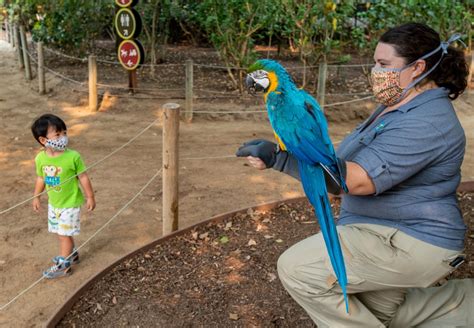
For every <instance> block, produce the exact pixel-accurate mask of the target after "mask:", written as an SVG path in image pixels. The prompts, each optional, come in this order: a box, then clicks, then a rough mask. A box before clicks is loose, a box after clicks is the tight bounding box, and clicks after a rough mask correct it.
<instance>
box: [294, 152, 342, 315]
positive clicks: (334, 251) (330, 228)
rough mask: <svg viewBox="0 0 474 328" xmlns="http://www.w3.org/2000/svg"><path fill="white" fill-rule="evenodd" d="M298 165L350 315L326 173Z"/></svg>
mask: <svg viewBox="0 0 474 328" xmlns="http://www.w3.org/2000/svg"><path fill="white" fill-rule="evenodd" d="M298 163H299V168H300V176H301V182H302V183H303V188H304V191H305V194H306V195H307V196H308V199H309V201H310V203H311V205H313V207H314V211H315V214H316V216H317V218H318V221H319V226H320V227H321V233H322V235H323V238H324V242H325V244H326V249H327V251H328V254H329V259H330V261H331V265H332V267H333V269H334V273H335V274H336V278H337V281H338V283H339V286H341V289H342V293H343V295H344V301H345V304H346V312H347V313H349V300H348V298H347V275H346V267H345V265H344V257H343V254H342V249H341V244H340V243H339V236H338V234H337V229H336V224H335V222H334V218H333V216H332V209H331V204H330V202H329V198H328V195H327V190H326V184H325V182H324V173H323V171H322V168H321V167H320V166H313V165H308V164H306V163H304V162H301V161H299V162H298Z"/></svg>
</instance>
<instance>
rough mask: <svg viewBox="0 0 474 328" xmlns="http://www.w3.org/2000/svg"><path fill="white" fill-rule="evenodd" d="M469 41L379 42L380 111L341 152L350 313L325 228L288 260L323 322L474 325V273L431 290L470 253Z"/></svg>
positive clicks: (408, 29) (274, 154) (285, 266)
mask: <svg viewBox="0 0 474 328" xmlns="http://www.w3.org/2000/svg"><path fill="white" fill-rule="evenodd" d="M458 40H459V35H454V36H452V37H451V38H449V39H448V40H447V41H446V42H442V41H441V40H440V36H439V34H438V33H437V32H436V31H434V30H433V29H431V28H430V27H428V26H426V25H424V24H419V23H408V24H404V25H401V26H398V27H394V28H392V29H390V30H388V31H387V32H386V33H385V34H383V35H382V36H381V38H380V40H379V42H378V44H377V47H376V49H375V54H374V60H375V67H374V68H373V69H372V72H371V80H372V87H373V92H374V96H375V98H376V100H377V102H379V103H380V104H381V106H380V107H378V108H377V109H376V110H375V112H374V113H372V115H370V117H369V118H368V119H367V120H366V121H365V122H363V123H362V124H360V125H359V126H358V127H357V128H356V129H355V130H354V131H352V133H351V134H350V135H348V136H347V137H346V138H345V139H344V140H343V142H342V143H341V144H340V146H339V149H338V150H337V156H338V158H339V159H340V160H341V162H342V163H343V164H344V165H343V167H344V166H345V167H346V172H345V179H346V184H347V186H348V189H349V192H348V193H347V194H342V195H341V197H342V204H341V213H340V217H339V220H338V227H337V229H338V233H339V238H340V241H341V246H342V248H343V253H344V260H345V263H346V269H347V276H348V285H347V291H348V293H350V296H349V313H346V310H345V305H344V299H343V295H342V291H341V288H340V287H339V285H338V284H337V281H336V278H335V276H334V272H333V271H332V270H333V269H332V266H331V264H330V262H329V259H328V255H327V251H326V248H325V245H324V241H323V238H322V236H321V233H318V234H316V235H314V236H311V237H309V238H307V239H305V240H303V241H300V242H299V243H297V244H296V245H293V246H292V247H290V248H289V249H288V250H286V251H285V252H284V253H283V254H282V255H281V256H280V258H279V260H278V274H279V277H280V280H281V282H282V284H283V286H284V287H285V288H286V290H287V291H288V293H289V294H290V295H291V297H292V298H293V299H294V300H295V301H296V302H298V304H299V305H300V306H302V307H303V308H304V309H305V310H306V312H307V313H308V314H309V316H310V317H311V318H312V320H313V321H314V322H315V323H316V324H317V325H318V327H364V328H368V327H386V326H387V327H403V328H405V327H412V326H418V327H454V326H458V327H459V326H462V327H468V326H469V327H474V321H472V320H474V315H473V314H472V312H474V291H473V290H474V280H473V279H466V280H450V281H448V282H447V283H446V284H444V285H442V286H438V287H430V286H432V285H433V284H435V283H436V282H437V281H439V280H440V278H442V277H444V276H445V275H447V274H449V273H450V272H451V271H452V270H454V268H455V267H456V266H457V265H458V264H459V263H461V262H462V260H463V258H462V251H463V248H464V234H465V230H466V227H465V225H464V222H463V218H462V215H461V212H460V210H459V207H458V205H457V200H456V188H457V187H458V185H459V183H460V181H461V170H460V168H461V163H462V161H463V157H464V151H465V145H466V139H465V136H464V131H463V128H462V127H461V124H460V123H459V120H458V118H457V116H456V113H455V111H454V108H453V106H452V104H451V101H452V100H454V99H456V98H457V97H458V96H459V95H460V94H461V93H462V92H463V91H464V89H465V88H466V86H467V81H466V77H467V75H468V68H467V64H466V61H465V59H464V55H463V53H462V51H460V50H457V49H456V48H454V47H453V46H452V45H451V44H452V43H453V42H454V41H458ZM237 156H247V158H248V160H249V162H250V164H251V165H252V166H254V167H256V168H258V169H264V168H269V167H272V168H274V169H276V170H279V171H282V172H285V173H287V174H290V175H292V176H294V177H296V178H298V177H299V175H298V169H297V163H296V160H295V158H293V157H292V156H291V155H289V154H288V153H286V152H284V151H278V150H277V148H276V145H275V144H274V143H272V142H270V141H266V140H262V139H260V140H253V141H250V142H247V143H245V144H244V145H243V146H242V147H241V148H239V150H238V151H237ZM343 175H344V173H343ZM339 189H340V188H338V187H337V186H336V185H333V186H331V185H330V184H329V185H328V190H329V191H330V192H332V193H335V194H338V193H340V190H339ZM428 287H430V288H428ZM469 315H470V316H471V318H468V316H469ZM469 320H471V321H469Z"/></svg>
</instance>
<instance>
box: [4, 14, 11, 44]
mask: <svg viewBox="0 0 474 328" xmlns="http://www.w3.org/2000/svg"><path fill="white" fill-rule="evenodd" d="M9 21H10V20H9V19H8V18H6V19H4V20H3V25H5V38H6V39H5V41H7V42H8V43H10V35H8V33H9V32H8V29H9V27H8V22H9Z"/></svg>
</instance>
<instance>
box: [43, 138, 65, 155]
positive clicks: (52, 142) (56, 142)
mask: <svg viewBox="0 0 474 328" xmlns="http://www.w3.org/2000/svg"><path fill="white" fill-rule="evenodd" d="M68 141H69V139H68V137H67V136H61V137H59V138H57V139H48V140H47V141H46V143H45V144H44V146H45V147H48V148H51V149H52V150H54V151H63V150H65V149H66V147H67V144H68Z"/></svg>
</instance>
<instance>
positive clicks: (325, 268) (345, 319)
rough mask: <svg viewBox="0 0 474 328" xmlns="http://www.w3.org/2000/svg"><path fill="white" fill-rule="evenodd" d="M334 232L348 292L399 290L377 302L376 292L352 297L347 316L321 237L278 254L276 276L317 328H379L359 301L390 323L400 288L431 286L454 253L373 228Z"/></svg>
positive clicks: (383, 229)
mask: <svg viewBox="0 0 474 328" xmlns="http://www.w3.org/2000/svg"><path fill="white" fill-rule="evenodd" d="M338 232H339V235H340V240H341V246H342V248H343V253H344V261H345V264H346V271H347V274H348V286H347V290H348V293H350V294H356V293H361V292H370V291H377V290H390V291H393V290H394V289H398V288H400V289H401V291H400V293H398V292H389V293H388V294H390V295H388V294H387V296H385V297H384V298H383V299H382V300H377V297H376V295H375V294H372V295H368V297H365V298H364V297H363V295H362V297H361V299H362V301H361V300H359V298H358V297H357V295H351V296H350V297H349V303H350V304H349V308H350V314H349V315H348V314H346V313H345V306H344V300H343V297H342V293H341V289H340V287H339V286H338V285H337V284H334V282H335V278H334V271H333V269H332V267H331V264H330V262H329V260H328V256H327V251H326V247H325V245H324V241H323V238H322V236H321V234H317V235H315V236H312V237H310V238H307V239H305V240H303V241H301V242H299V243H298V244H296V245H294V246H292V247H291V248H289V249H288V250H287V251H286V252H285V253H283V254H282V256H281V257H280V259H279V261H278V272H279V275H280V279H281V281H282V283H283V286H284V287H285V288H286V289H287V290H288V292H289V293H290V294H291V296H292V297H293V298H294V299H295V300H296V301H297V302H298V303H299V304H300V305H301V306H302V307H303V308H304V309H305V310H306V311H307V312H308V313H309V315H310V316H311V317H312V318H313V320H314V321H315V322H316V323H317V324H318V326H321V327H326V326H331V327H332V326H343V327H383V324H382V322H381V321H380V320H379V319H378V318H377V317H376V316H375V315H374V313H372V312H371V309H369V308H368V307H366V305H365V304H364V301H365V303H367V305H368V304H371V305H372V306H370V307H371V308H374V304H375V305H376V306H375V307H376V309H377V311H376V312H378V313H377V314H378V316H379V317H381V319H382V320H384V321H389V320H390V318H391V316H393V315H394V309H395V308H397V307H398V305H399V304H400V300H401V298H402V296H403V295H402V294H403V293H404V287H415V286H418V287H419V286H423V287H425V286H428V285H430V284H431V283H433V282H434V281H436V280H437V278H438V277H440V276H442V275H443V274H445V273H446V272H448V271H449V265H448V264H446V263H444V260H446V259H448V258H450V257H455V256H456V255H457V253H458V252H455V251H449V250H443V249H441V248H439V247H436V246H433V245H429V244H427V243H424V242H421V241H419V240H417V239H415V238H412V237H410V236H408V235H406V234H404V233H402V232H399V231H398V230H397V229H394V228H389V227H383V226H378V225H350V226H339V227H338ZM414 264H416V265H414ZM370 296H373V297H372V298H371V297H370ZM377 305H378V307H377ZM385 311H387V312H385ZM382 313H383V314H382Z"/></svg>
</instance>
